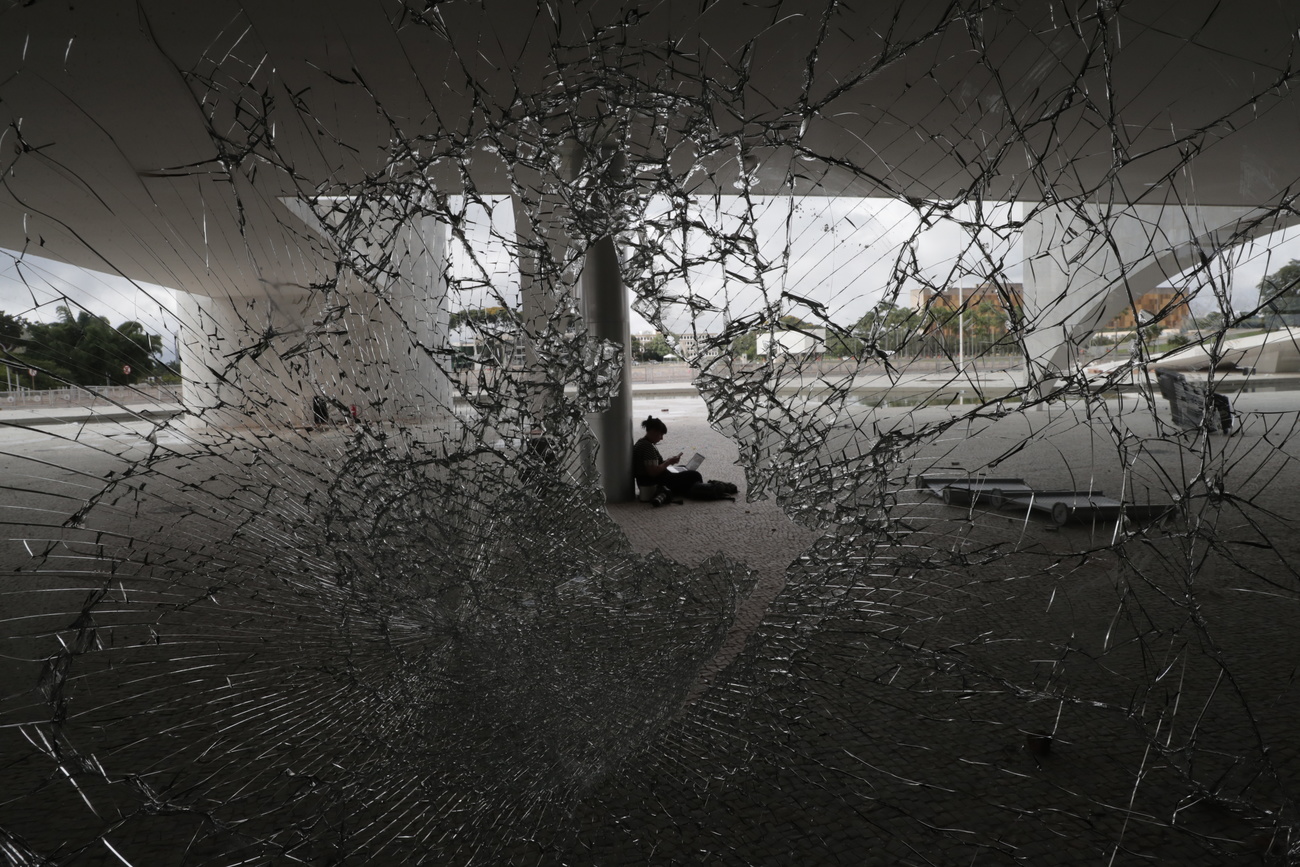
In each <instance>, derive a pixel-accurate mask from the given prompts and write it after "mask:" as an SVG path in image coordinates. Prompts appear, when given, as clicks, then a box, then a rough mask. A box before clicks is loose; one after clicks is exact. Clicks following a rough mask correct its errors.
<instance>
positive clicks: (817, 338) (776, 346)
mask: <svg viewBox="0 0 1300 867" xmlns="http://www.w3.org/2000/svg"><path fill="white" fill-rule="evenodd" d="M825 351H826V329H825V328H806V329H803V330H802V331H764V332H761V333H760V334H759V335H758V354H759V355H768V356H771V355H818V354H820V353H823V352H825Z"/></svg>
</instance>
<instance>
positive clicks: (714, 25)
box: [0, 0, 1300, 294]
mask: <svg viewBox="0 0 1300 867" xmlns="http://www.w3.org/2000/svg"><path fill="white" fill-rule="evenodd" d="M629 6H632V7H634V8H633V9H631V10H630V11H629V8H628V7H629ZM827 6H829V7H830V9H831V11H830V12H829V13H827ZM1098 6H1101V7H1102V9H1103V10H1104V12H1103V14H1101V15H1099V14H1098V12H1097V9H1098ZM1298 30H1300V4H1296V3H1295V2H1294V0H1238V2H1235V3H1232V4H1226V3H1221V2H1218V0H1131V2H1115V0H1102V2H1101V3H1097V2H1075V0H1069V2H1060V0H1033V2H1023V3H1017V2H998V3H980V2H975V0H961V2H929V0H925V2H918V0H887V2H857V3H841V4H838V5H835V4H816V3H789V2H780V0H761V2H760V0H751V2H742V0H716V2H709V0H693V2H679V0H661V2H653V3H643V4H627V3H622V2H618V3H615V2H587V3H575V2H567V3H563V4H550V5H547V6H539V5H538V4H537V3H536V2H533V0H529V2H514V0H508V2H491V3H484V4H479V3H474V2H459V0H450V2H442V3H428V4H426V3H424V2H423V0H420V2H416V0H406V2H405V3H402V2H396V0H390V2H384V3H380V2H344V0H324V2H322V0H313V2H310V3H309V2H305V0H303V2H297V0H279V2H258V3H248V4H243V3H239V2H231V0H205V2H203V3H183V4H182V3H175V2H167V0H140V2H124V0H123V2H115V0H97V2H94V3H90V2H81V3H75V4H74V3H57V4H56V3H50V2H29V3H26V4H20V3H18V2H13V3H10V4H9V5H8V6H7V8H5V9H4V11H0V57H3V61H0V113H2V116H3V124H4V127H5V129H4V132H3V135H0V169H3V172H4V188H3V190H0V246H5V247H9V248H11V249H19V250H22V249H27V250H30V251H32V252H33V253H38V254H41V255H47V256H51V257H53V258H58V259H63V260H66V261H70V262H73V263H76V264H81V265H84V266H87V267H91V268H95V269H97V270H103V271H109V272H116V273H122V274H125V275H127V276H129V277H132V278H134V279H141V280H148V281H151V282H157V283H161V284H163V285H167V286H172V287H175V288H180V289H185V290H187V291H195V292H201V293H206V294H212V293H222V294H224V293H237V294H240V293H246V292H250V291H253V290H254V289H255V288H257V287H266V286H283V285H303V284H306V283H309V282H312V281H313V280H315V279H318V278H319V276H320V275H321V274H322V273H324V272H325V271H326V270H327V269H328V256H323V255H321V252H320V251H319V250H318V249H316V248H315V246H314V245H315V244H316V243H317V240H315V239H314V236H313V235H312V233H311V232H310V231H308V230H307V229H306V227H305V226H304V225H303V224H302V223H301V222H300V221H298V220H296V219H294V218H293V217H291V216H290V214H289V212H288V210H286V209H285V208H284V206H283V205H282V204H281V199H282V198H284V197H293V196H298V195H302V194H312V193H315V192H320V191H327V192H339V191H343V192H346V191H347V190H348V189H349V188H350V186H351V185H356V184H360V183H364V182H365V181H366V179H367V178H372V179H374V178H379V179H382V178H384V177H392V176H393V174H394V173H396V174H398V175H400V173H401V171H403V170H404V169H403V168H402V166H403V165H407V164H410V163H412V160H409V159H408V160H405V161H403V160H395V158H394V152H395V146H394V142H395V141H403V142H407V143H409V144H410V146H411V147H412V148H415V149H416V151H417V152H418V156H417V157H416V158H415V159H414V162H419V161H420V160H423V159H426V158H427V157H428V156H429V155H430V154H436V155H440V156H441V158H440V159H439V160H437V161H436V162H435V163H433V164H431V165H428V166H427V167H426V168H425V169H424V171H425V173H426V174H428V175H430V176H432V177H433V178H434V180H435V182H436V183H437V185H438V187H439V189H442V190H448V191H455V190H459V189H460V188H461V186H462V184H463V183H464V182H465V179H467V178H468V179H470V181H471V182H472V183H474V184H475V186H476V187H477V189H478V190H479V191H480V192H484V193H503V192H509V191H510V189H511V186H510V178H511V172H510V171H507V164H514V163H515V161H516V160H525V161H527V162H529V163H531V164H533V165H534V168H539V167H540V171H542V172H545V171H547V170H548V169H547V163H546V156H547V155H548V154H551V153H554V152H555V151H557V150H559V148H560V143H561V142H562V141H564V140H566V139H575V138H576V139H582V140H588V141H590V140H592V139H594V138H602V139H604V140H607V141H608V140H611V139H613V140H616V141H617V143H618V146H619V147H620V149H622V150H623V151H624V152H626V153H627V154H628V155H629V157H630V159H631V161H632V163H633V164H634V165H639V166H641V167H642V168H643V170H645V171H646V172H647V174H646V178H647V181H648V179H649V177H650V174H649V173H650V170H651V169H652V167H653V166H655V165H658V164H663V165H666V167H667V169H668V171H669V173H670V175H671V177H672V178H673V179H674V183H676V184H678V185H679V186H680V187H681V188H683V189H687V190H694V191H701V192H702V191H712V190H715V189H722V190H723V191H724V192H725V191H730V190H732V189H733V186H732V185H733V184H734V183H735V182H736V180H737V177H738V169H739V166H740V162H739V160H738V159H737V156H738V154H739V153H740V150H739V148H743V149H744V152H745V153H746V154H747V157H748V159H747V168H749V169H750V170H751V172H752V181H753V188H754V189H756V190H757V191H760V192H771V193H790V192H793V193H795V194H800V195H802V194H816V195H834V194H853V195H892V196H906V197H909V198H913V199H926V198H942V199H954V198H960V197H964V196H972V195H978V196H981V197H984V198H992V199H999V198H1001V199H1007V198H1016V199H1021V200H1041V199H1043V198H1050V197H1065V196H1073V195H1079V194H1084V195H1091V196H1094V197H1100V198H1110V197H1114V198H1115V199H1117V200H1119V201H1134V200H1138V199H1142V200H1144V201H1150V200H1151V199H1152V197H1155V198H1158V199H1160V200H1162V201H1163V200H1166V199H1167V198H1168V197H1169V196H1171V195H1174V196H1178V197H1182V198H1184V199H1186V200H1188V201H1191V202H1195V203H1200V204H1246V205H1257V204H1264V203H1272V202H1275V201H1277V200H1278V199H1279V197H1281V196H1283V195H1285V194H1286V191H1287V190H1288V189H1289V188H1290V187H1291V186H1292V185H1294V184H1295V183H1296V180H1297V179H1298V178H1300V150H1298V149H1297V148H1296V142H1297V141H1300V103H1297V100H1296V99H1295V98H1294V96H1293V95H1292V93H1291V84H1292V82H1291V76H1292V75H1293V70H1292V66H1293V64H1294V63H1295V62H1296V61H1295V57H1294V52H1295V48H1296V34H1297V31H1298ZM538 151H540V152H541V153H540V155H539V154H538ZM503 155H504V156H503ZM535 174H536V171H534V170H533V169H530V170H529V171H528V172H525V173H523V174H522V175H520V177H521V178H523V177H533V176H534V175H535Z"/></svg>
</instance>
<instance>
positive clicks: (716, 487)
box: [687, 480, 736, 500]
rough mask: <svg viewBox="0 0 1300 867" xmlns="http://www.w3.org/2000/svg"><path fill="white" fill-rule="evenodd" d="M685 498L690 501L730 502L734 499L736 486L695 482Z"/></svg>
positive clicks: (727, 483)
mask: <svg viewBox="0 0 1300 867" xmlns="http://www.w3.org/2000/svg"><path fill="white" fill-rule="evenodd" d="M687 496H689V497H690V498H691V499H692V500H731V499H735V496H736V486H735V485H733V484H731V483H730V482H719V481H716V480H710V481H707V482H696V483H695V484H694V485H692V486H691V490H690V493H689V494H688V495H687Z"/></svg>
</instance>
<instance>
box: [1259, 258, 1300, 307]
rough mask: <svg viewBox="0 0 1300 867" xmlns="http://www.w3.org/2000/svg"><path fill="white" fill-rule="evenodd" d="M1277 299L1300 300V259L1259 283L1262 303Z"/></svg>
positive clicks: (1292, 261)
mask: <svg viewBox="0 0 1300 867" xmlns="http://www.w3.org/2000/svg"><path fill="white" fill-rule="evenodd" d="M1275 298H1300V259H1292V260H1291V261H1290V262H1287V263H1286V264H1285V265H1283V266H1282V267H1281V268H1278V269H1277V270H1276V271H1274V272H1273V273H1272V274H1269V275H1268V276H1267V277H1265V278H1264V279H1263V280H1260V281H1259V300H1260V302H1261V303H1268V302H1269V301H1272V300H1273V299H1275Z"/></svg>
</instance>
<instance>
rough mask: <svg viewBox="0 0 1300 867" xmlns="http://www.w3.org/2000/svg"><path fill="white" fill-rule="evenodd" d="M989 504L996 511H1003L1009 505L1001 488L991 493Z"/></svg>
mask: <svg viewBox="0 0 1300 867" xmlns="http://www.w3.org/2000/svg"><path fill="white" fill-rule="evenodd" d="M989 503H990V504H991V505H992V506H993V508H995V509H1001V508H1002V507H1003V506H1005V505H1006V504H1007V495H1006V494H1004V493H1003V492H1002V489H1001V488H994V489H993V490H991V491H989Z"/></svg>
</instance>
